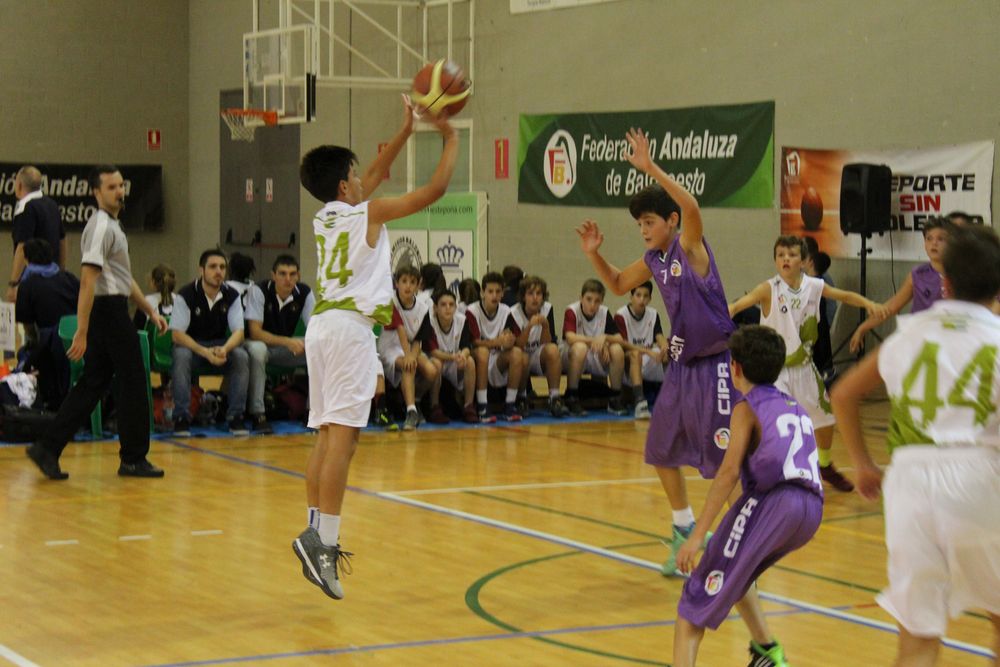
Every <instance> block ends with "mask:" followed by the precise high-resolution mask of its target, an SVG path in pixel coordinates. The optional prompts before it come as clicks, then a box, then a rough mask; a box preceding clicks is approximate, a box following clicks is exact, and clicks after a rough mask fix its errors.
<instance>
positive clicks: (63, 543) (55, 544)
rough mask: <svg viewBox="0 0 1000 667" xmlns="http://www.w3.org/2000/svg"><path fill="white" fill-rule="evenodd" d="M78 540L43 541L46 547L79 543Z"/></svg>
mask: <svg viewBox="0 0 1000 667" xmlns="http://www.w3.org/2000/svg"><path fill="white" fill-rule="evenodd" d="M79 543H80V540H49V541H48V542H46V543H45V546H47V547H64V546H67V545H70V544H79Z"/></svg>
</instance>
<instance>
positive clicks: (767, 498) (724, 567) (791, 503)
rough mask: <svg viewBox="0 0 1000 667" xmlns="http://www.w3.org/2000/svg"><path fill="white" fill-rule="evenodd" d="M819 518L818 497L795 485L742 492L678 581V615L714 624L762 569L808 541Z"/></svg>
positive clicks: (700, 624) (705, 624)
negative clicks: (697, 559) (687, 575)
mask: <svg viewBox="0 0 1000 667" xmlns="http://www.w3.org/2000/svg"><path fill="white" fill-rule="evenodd" d="M822 518H823V499H822V498H821V497H820V496H818V495H816V494H815V493H813V492H811V491H808V490H806V489H804V488H802V487H801V486H798V485H795V484H779V485H778V486H776V487H774V488H773V489H771V490H770V491H766V492H763V493H744V494H743V495H742V496H740V499H739V500H738V501H737V502H736V504H734V505H733V506H732V507H730V508H729V511H728V512H726V516H725V517H723V519H722V523H720V524H719V529H718V530H717V531H715V534H714V535H713V536H712V539H711V540H709V542H708V547H707V548H706V549H705V553H704V554H703V555H702V558H701V562H699V563H698V567H696V568H695V569H694V572H693V573H692V574H691V578H690V579H688V580H687V583H685V584H684V590H683V592H682V593H681V601H680V604H679V605H677V613H678V615H680V616H682V617H683V618H685V619H686V620H688V621H689V622H691V623H692V624H694V625H696V626H697V627H700V628H706V627H707V628H711V629H713V630H715V629H716V628H718V627H719V625H720V624H721V623H722V621H724V620H725V619H726V616H728V615H729V612H730V610H731V609H732V608H733V605H735V604H736V603H737V602H739V601H740V600H741V599H742V598H743V596H744V595H746V593H747V590H749V588H750V585H751V584H752V583H753V582H754V581H756V580H757V577H759V576H760V575H761V573H763V572H764V570H766V569H767V568H769V567H771V566H772V565H774V564H775V563H777V562H778V561H779V560H780V559H781V558H783V557H784V556H785V554H787V553H790V552H792V551H795V550H796V549H798V548H799V547H802V546H803V545H805V543H806V542H808V541H809V540H810V539H812V536H813V535H814V534H815V533H816V530H817V529H818V528H819V523H820V520H821V519H822Z"/></svg>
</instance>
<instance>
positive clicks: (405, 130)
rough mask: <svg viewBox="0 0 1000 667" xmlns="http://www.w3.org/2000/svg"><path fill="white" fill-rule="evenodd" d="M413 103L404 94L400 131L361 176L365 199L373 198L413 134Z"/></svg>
mask: <svg viewBox="0 0 1000 667" xmlns="http://www.w3.org/2000/svg"><path fill="white" fill-rule="evenodd" d="M413 118H414V112H413V104H412V103H411V102H410V98H409V97H407V96H406V95H403V124H402V126H401V127H400V128H399V132H397V133H396V136H394V137H393V138H392V139H390V140H389V143H388V144H387V145H386V147H385V148H383V149H382V152H381V153H379V154H378V156H377V157H376V158H375V159H374V160H372V163H371V164H370V165H369V166H368V169H367V170H365V173H364V176H362V177H361V188H362V190H364V197H363V198H364V199H365V200H368V199H371V196H372V195H373V194H374V193H375V190H376V189H377V188H378V186H379V185H381V184H382V176H383V175H384V174H385V172H387V171H388V170H389V166H390V165H392V163H393V161H394V160H395V159H396V156H397V155H399V151H401V150H402V149H403V146H405V145H406V141H407V140H408V139H409V138H410V135H411V134H413Z"/></svg>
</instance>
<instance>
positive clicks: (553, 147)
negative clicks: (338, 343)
mask: <svg viewBox="0 0 1000 667" xmlns="http://www.w3.org/2000/svg"><path fill="white" fill-rule="evenodd" d="M543 160H544V161H545V165H544V169H545V185H547V186H549V192H551V193H552V194H554V195H555V196H556V197H558V198H559V199H562V198H563V197H565V196H566V195H568V194H569V193H570V191H571V190H572V189H573V186H574V185H576V142H575V141H573V135H571V134H570V133H569V132H567V131H566V130H557V131H556V132H555V134H553V135H552V137H551V138H550V139H549V143H548V145H546V146H545V155H544V156H543Z"/></svg>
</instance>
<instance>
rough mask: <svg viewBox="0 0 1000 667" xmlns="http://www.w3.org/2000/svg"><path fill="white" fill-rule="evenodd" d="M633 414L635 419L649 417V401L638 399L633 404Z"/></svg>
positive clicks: (650, 415)
mask: <svg viewBox="0 0 1000 667" xmlns="http://www.w3.org/2000/svg"><path fill="white" fill-rule="evenodd" d="M633 416H634V417H635V418H636V419H649V418H650V417H652V416H653V415H652V414H651V413H650V412H649V403H647V402H646V401H639V402H638V403H636V404H635V412H634V413H633Z"/></svg>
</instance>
